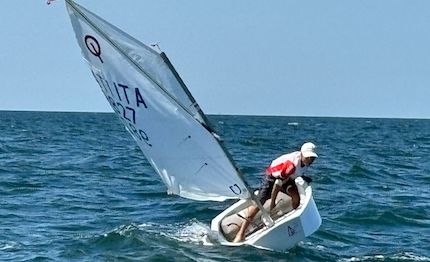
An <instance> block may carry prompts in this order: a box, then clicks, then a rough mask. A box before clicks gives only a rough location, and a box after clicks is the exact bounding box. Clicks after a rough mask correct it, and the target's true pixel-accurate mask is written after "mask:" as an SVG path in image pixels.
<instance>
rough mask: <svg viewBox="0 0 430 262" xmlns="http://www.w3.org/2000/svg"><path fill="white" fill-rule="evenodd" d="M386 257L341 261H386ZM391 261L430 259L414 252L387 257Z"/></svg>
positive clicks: (353, 258) (354, 258)
mask: <svg viewBox="0 0 430 262" xmlns="http://www.w3.org/2000/svg"><path fill="white" fill-rule="evenodd" d="M385 258H386V257H385V256H383V255H373V256H362V257H351V258H343V259H340V260H339V261H342V262H356V261H384V260H385ZM387 258H389V259H393V260H403V261H420V262H421V261H423V262H430V258H429V257H426V256H419V255H415V254H414V253H412V252H404V253H401V254H395V255H392V256H389V257H387Z"/></svg>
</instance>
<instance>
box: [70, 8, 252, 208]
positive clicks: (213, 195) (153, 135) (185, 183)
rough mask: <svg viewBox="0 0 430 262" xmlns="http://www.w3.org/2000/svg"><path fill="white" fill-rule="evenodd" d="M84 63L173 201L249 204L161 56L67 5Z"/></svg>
mask: <svg viewBox="0 0 430 262" xmlns="http://www.w3.org/2000/svg"><path fill="white" fill-rule="evenodd" d="M66 5H67V9H68V12H69V15H70V19H71V22H72V26H73V29H74V31H75V35H76V39H77V41H78V44H79V46H80V48H81V51H82V55H83V57H84V59H85V61H86V62H87V64H88V65H89V67H90V69H91V72H92V74H93V76H94V78H95V80H96V81H97V82H98V84H99V85H100V87H101V90H102V91H103V93H104V95H105V96H106V99H107V100H108V101H109V104H110V105H111V107H112V109H113V110H114V111H115V113H116V114H117V115H118V116H119V118H120V120H121V122H122V123H123V124H124V126H125V128H126V129H127V130H128V131H129V133H130V134H131V135H132V136H133V138H134V140H135V141H136V142H137V144H138V146H139V147H140V149H141V150H142V152H143V153H144V155H145V157H146V158H147V159H148V161H149V163H150V164H151V165H152V167H153V168H154V170H155V171H156V172H157V174H158V175H160V177H161V178H162V180H163V182H164V183H165V184H166V186H167V191H168V193H171V194H177V195H180V196H182V197H185V198H190V199H194V200H215V201H223V200H225V199H235V198H237V199H245V198H249V197H250V193H249V190H248V187H247V185H246V184H245V182H244V181H243V179H242V177H241V174H240V173H239V172H238V170H237V168H236V167H235V165H234V164H233V162H232V161H231V158H230V157H229V156H228V154H227V153H226V151H225V150H224V148H223V146H222V144H221V143H222V142H220V141H219V139H218V136H217V135H216V134H215V133H214V132H213V131H212V129H211V128H210V127H209V123H208V121H207V119H206V116H205V115H204V114H203V112H202V110H201V109H200V107H199V105H198V104H197V103H196V101H195V100H194V98H193V97H192V96H191V93H190V92H189V91H188V89H187V87H186V86H185V84H184V82H183V81H182V80H181V78H180V77H179V75H178V73H177V72H176V70H175V69H174V68H173V66H172V64H171V63H170V61H169V59H168V58H167V56H166V55H165V54H164V53H163V52H161V53H160V52H158V51H157V50H155V49H153V48H151V47H149V46H147V45H145V44H143V43H141V42H139V41H138V40H136V39H134V38H133V37H131V36H130V35H128V34H126V33H125V32H123V31H121V30H120V29H118V28H117V27H115V26H113V25H111V24H110V23H108V22H106V21H105V20H103V19H102V18H100V17H98V16H97V15H95V14H93V13H92V12H90V11H88V10H87V9H85V8H84V7H82V6H80V5H78V4H76V3H75V2H73V1H71V0H66Z"/></svg>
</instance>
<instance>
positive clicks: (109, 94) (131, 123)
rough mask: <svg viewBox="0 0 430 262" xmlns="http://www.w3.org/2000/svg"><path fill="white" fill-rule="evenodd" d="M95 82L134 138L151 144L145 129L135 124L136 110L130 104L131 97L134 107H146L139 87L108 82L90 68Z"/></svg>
mask: <svg viewBox="0 0 430 262" xmlns="http://www.w3.org/2000/svg"><path fill="white" fill-rule="evenodd" d="M91 71H92V73H93V75H94V78H95V79H96V81H97V83H98V84H99V85H100V87H101V89H102V91H103V93H104V94H105V96H106V98H107V100H108V101H109V104H110V105H111V106H112V109H113V110H114V111H115V113H116V114H118V115H119V116H120V117H121V121H122V122H123V123H124V125H125V126H126V128H127V129H128V131H129V132H130V133H131V135H132V136H133V137H135V138H136V139H138V140H140V141H142V142H144V143H146V144H147V145H148V146H152V144H151V143H150V141H149V137H148V135H147V133H146V132H145V131H143V130H142V129H141V128H138V127H137V126H136V118H137V117H136V114H137V112H136V110H135V109H134V107H133V106H134V103H133V106H132V105H131V101H130V100H131V98H134V99H133V100H134V101H135V103H136V107H137V108H139V107H144V108H148V106H147V105H146V103H145V100H144V99H143V97H142V94H141V93H140V91H139V88H130V87H128V86H127V85H124V84H121V83H115V82H108V81H107V80H106V79H105V78H104V77H103V75H102V74H101V73H99V72H97V71H96V70H91Z"/></svg>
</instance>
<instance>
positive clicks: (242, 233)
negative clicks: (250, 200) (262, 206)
mask: <svg viewBox="0 0 430 262" xmlns="http://www.w3.org/2000/svg"><path fill="white" fill-rule="evenodd" d="M257 212H258V208H257V207H256V206H255V205H251V206H250V207H249V208H248V216H247V217H246V219H245V221H243V223H242V225H241V226H240V229H239V231H238V232H237V234H236V237H235V238H234V240H233V243H238V242H241V241H243V240H244V239H245V231H246V229H247V228H248V226H249V224H250V223H251V222H252V219H254V216H255V214H257Z"/></svg>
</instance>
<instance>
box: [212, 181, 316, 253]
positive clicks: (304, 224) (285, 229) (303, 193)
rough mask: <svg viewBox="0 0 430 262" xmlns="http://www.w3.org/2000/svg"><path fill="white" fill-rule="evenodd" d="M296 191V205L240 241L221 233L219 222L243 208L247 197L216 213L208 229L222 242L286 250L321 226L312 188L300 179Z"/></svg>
mask: <svg viewBox="0 0 430 262" xmlns="http://www.w3.org/2000/svg"><path fill="white" fill-rule="evenodd" d="M296 185H297V188H298V190H299V193H300V205H299V207H298V208H297V209H294V210H292V211H290V212H288V213H286V214H284V215H282V216H281V217H279V218H277V219H276V220H275V221H274V225H273V226H271V227H268V226H264V227H262V228H261V229H258V230H256V231H255V232H253V233H252V234H250V235H248V236H247V237H246V238H245V241H243V242H240V243H233V242H231V241H230V240H231V238H230V239H228V238H227V237H226V235H225V233H224V232H223V228H222V221H223V220H224V219H226V218H227V217H231V216H232V215H234V214H236V213H238V212H240V211H243V210H244V209H246V208H247V207H248V206H249V205H250V204H251V201H250V200H240V201H238V202H236V203H235V204H233V205H232V206H230V207H229V208H227V209H226V210H224V211H223V212H222V213H221V214H219V215H218V216H216V217H215V218H214V219H213V220H212V223H211V230H212V231H214V232H215V233H216V234H217V235H218V240H219V242H220V243H221V244H222V245H226V246H241V245H251V246H255V247H257V248H261V249H267V250H274V251H286V250H288V249H290V248H292V247H294V246H295V245H296V244H297V243H298V242H300V241H302V240H304V239H305V238H306V237H308V236H310V235H311V234H312V233H314V232H315V231H316V230H318V228H319V227H320V225H321V222H322V221H321V216H320V214H319V212H318V208H317V206H316V204H315V201H314V199H313V197H312V188H311V186H309V185H308V184H307V183H306V182H304V181H303V179H301V178H298V179H296Z"/></svg>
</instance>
